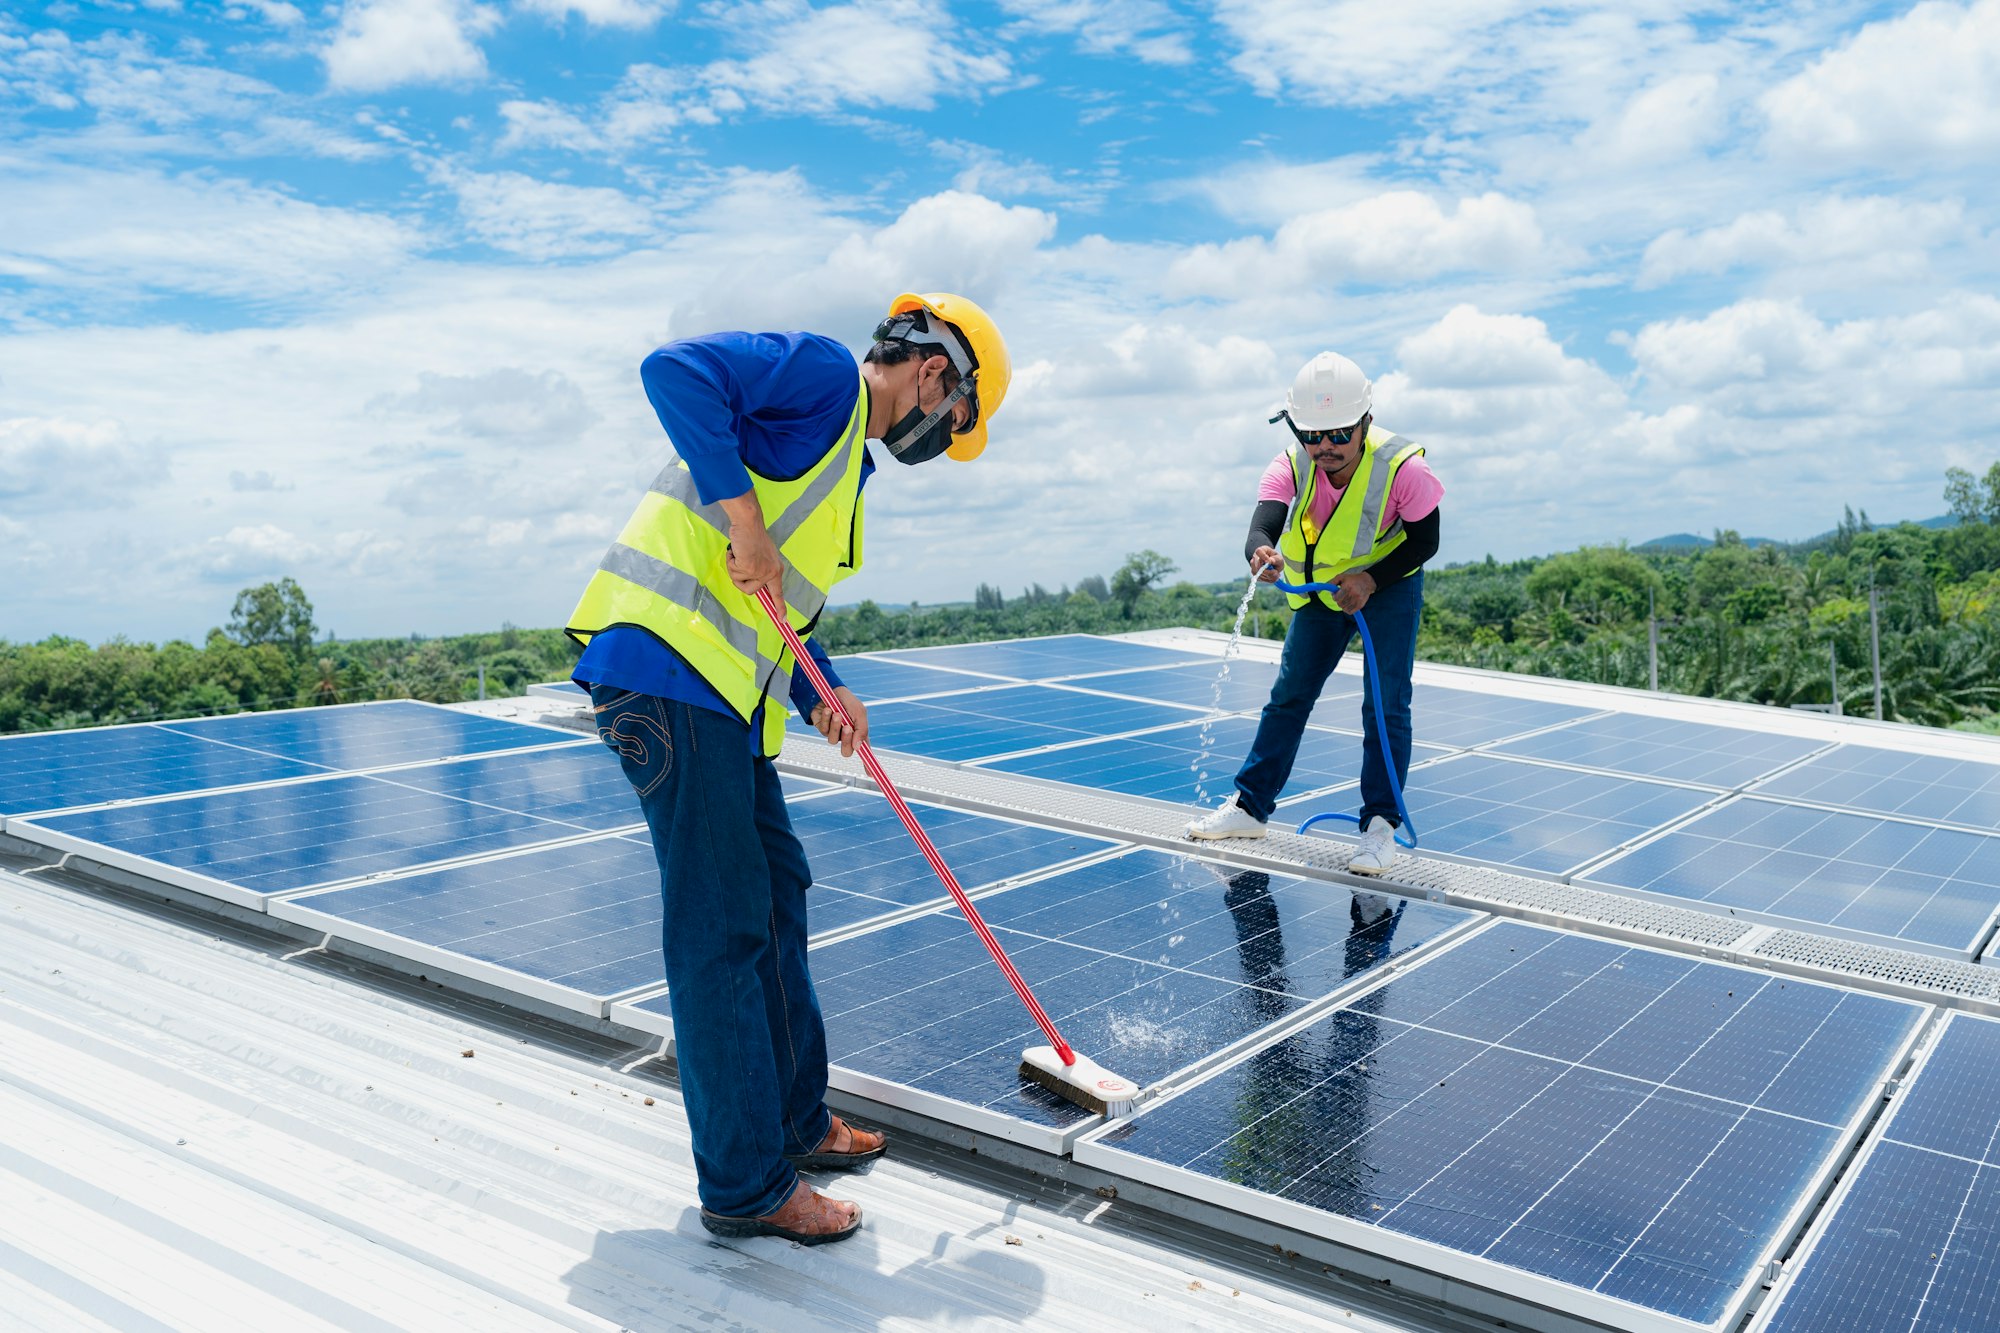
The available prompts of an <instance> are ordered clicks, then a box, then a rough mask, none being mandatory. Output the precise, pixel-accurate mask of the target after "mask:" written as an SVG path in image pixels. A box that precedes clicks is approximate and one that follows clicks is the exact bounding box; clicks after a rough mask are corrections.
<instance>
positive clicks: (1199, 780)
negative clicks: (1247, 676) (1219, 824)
mask: <svg viewBox="0 0 2000 1333" xmlns="http://www.w3.org/2000/svg"><path fill="white" fill-rule="evenodd" d="M1257 573H1258V571H1256V570H1252V571H1251V573H1250V586H1249V587H1247V588H1245V589H1244V590H1243V600H1242V601H1240V602H1238V603H1237V604H1236V623H1235V624H1234V625H1232V626H1231V627H1230V630H1229V644H1228V646H1227V647H1225V648H1224V649H1223V650H1222V670H1221V671H1220V672H1218V673H1217V674H1216V677H1215V689H1214V691H1213V693H1212V694H1211V695H1210V696H1209V715H1208V716H1207V717H1206V718H1204V719H1202V724H1201V748H1200V749H1199V750H1198V751H1196V752H1195V757H1194V762H1193V763H1192V764H1190V765H1189V767H1190V768H1191V769H1193V771H1194V800H1195V804H1196V805H1199V806H1203V807H1206V806H1207V805H1208V779H1209V776H1210V769H1209V760H1210V759H1211V758H1213V755H1212V754H1211V753H1210V752H1211V750H1212V749H1213V748H1214V746H1215V737H1214V736H1213V735H1212V734H1210V728H1211V727H1213V726H1214V724H1215V718H1216V715H1217V714H1219V713H1221V712H1222V695H1223V691H1224V690H1226V689H1227V688H1228V687H1229V663H1230V661H1231V660H1232V659H1233V658H1235V656H1236V646H1237V644H1238V643H1240V642H1241V641H1242V639H1243V621H1244V618H1245V617H1247V616H1248V615H1249V614H1250V603H1251V602H1252V601H1254V600H1255V599H1256V596H1257Z"/></svg>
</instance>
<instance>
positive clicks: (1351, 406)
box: [1285, 352, 1375, 430]
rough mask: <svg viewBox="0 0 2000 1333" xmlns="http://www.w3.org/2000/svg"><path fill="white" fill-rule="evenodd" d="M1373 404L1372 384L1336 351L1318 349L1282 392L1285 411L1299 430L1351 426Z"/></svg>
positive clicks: (1363, 415) (1359, 368) (1355, 366)
mask: <svg viewBox="0 0 2000 1333" xmlns="http://www.w3.org/2000/svg"><path fill="white" fill-rule="evenodd" d="M1374 405H1375V386H1374V385H1373V384H1371V383H1369V380H1368V377H1367V376H1366V375H1364V374H1362V373H1361V367H1360V366H1357V365H1355V364H1354V363H1353V362H1352V361H1349V360H1348V359H1347V358H1346V357H1344V356H1342V355H1341V354H1340V353H1338V352H1321V353H1320V354H1319V355H1318V356H1316V357H1314V358H1313V359H1312V360H1310V361H1308V362H1306V363H1305V365H1303V366H1301V367H1300V368H1299V373H1298V377H1297V378H1296V379H1294V380H1293V381H1292V389H1291V392H1290V393H1287V394H1286V395H1285V412H1286V414H1287V415H1288V416H1290V417H1291V419H1292V424H1293V425H1294V426H1297V427H1298V428H1299V429H1300V430H1338V429H1340V428H1341V427H1342V426H1352V425H1353V424H1354V423H1355V422H1357V421H1359V420H1361V418H1363V417H1365V416H1367V415H1368V411H1369V409H1370V408H1372V407H1373V406H1374Z"/></svg>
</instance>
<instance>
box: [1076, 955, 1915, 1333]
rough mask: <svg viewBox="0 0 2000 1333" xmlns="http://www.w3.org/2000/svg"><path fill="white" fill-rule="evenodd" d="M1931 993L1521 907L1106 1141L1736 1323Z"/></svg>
mask: <svg viewBox="0 0 2000 1333" xmlns="http://www.w3.org/2000/svg"><path fill="white" fill-rule="evenodd" d="M1924 1012H1925V1011H1924V1009H1923V1007H1922V1006H1920V1005H1916V1004H1910V1003H1906V1002H1903V1001H1900V1000H1892V999H1887V998H1883V997H1880V996H1872V995H1863V994H1859V993H1856V992H1852V991H1843V990H1837V989H1835V988H1833V987H1829V986H1819V985H1813V984H1810V983H1806V982H1801V981H1798V980H1794V979H1788V978H1779V977H1773V976H1769V975H1765V974H1760V973H1755V972H1751V971H1748V970H1745V969H1741V968H1733V967H1727V966H1724V965H1721V964H1716V963H1706V962H1701V961H1699V960H1696V959H1692V958H1687V957H1680V956H1675V955H1671V954H1666V953H1658V952H1654V951H1651V950H1647V949H1641V948H1634V947H1630V946H1626V945H1621V944H1616V943H1613V942H1610V941H1606V940H1599V939H1592V938H1588V937H1584V936H1577V935H1565V934H1562V933H1560V932H1557V931H1553V930H1546V929H1543V928H1540V927H1537V926H1530V925H1526V924H1522V923H1518V922H1502V923H1500V924H1499V925H1497V926H1495V927H1493V928H1491V929H1489V930H1487V931H1484V932H1482V933H1480V934H1479V935H1477V936H1475V937H1474V938H1473V939H1471V940H1468V941H1467V942H1465V943H1464V944H1462V945H1459V946H1457V947H1455V948H1452V949H1449V950H1447V951H1446V952H1445V953H1443V954H1440V955H1439V956H1437V957H1436V958H1433V959H1431V960H1430V961H1429V962H1427V963H1424V964H1420V965H1417V966H1414V967H1412V968H1410V969H1409V970H1408V971H1407V972H1405V973H1403V974H1402V975H1400V976H1398V977H1395V978H1393V979H1392V980H1390V981H1388V982H1387V983H1386V984H1384V985H1383V986H1381V987H1379V988H1377V989H1375V990H1373V991H1371V992H1369V993H1368V994H1366V995H1364V996H1362V997H1360V998H1359V999H1357V1000H1355V1001H1353V1002H1351V1003H1349V1004H1347V1005H1345V1006H1343V1007H1341V1008H1340V1009H1338V1010H1336V1011H1335V1012H1334V1013H1333V1014H1331V1015H1330V1016H1328V1017H1327V1018H1324V1019H1322V1020H1320V1021H1319V1022H1317V1023H1315V1024H1312V1025H1310V1026H1309V1027H1307V1028H1305V1029H1304V1030H1302V1031H1300V1032H1299V1033H1297V1034H1296V1035H1294V1036H1291V1037H1288V1038H1286V1039H1285V1040H1284V1041H1281V1042H1278V1043H1276V1044H1274V1045H1272V1046H1270V1047H1269V1048H1267V1049H1265V1050H1262V1051H1259V1052H1258V1053H1257V1054H1256V1055H1253V1056H1251V1057H1250V1058H1249V1059H1247V1060H1244V1061H1242V1062H1241V1063H1239V1064H1236V1065H1233V1066H1231V1067H1229V1068H1227V1069H1225V1070H1223V1071H1222V1072H1221V1073H1219V1074H1217V1075H1216V1076H1214V1077H1212V1078H1209V1079H1207V1080H1205V1081H1203V1082H1201V1083H1199V1084H1197V1085H1196V1086H1194V1087H1193V1088H1191V1089H1189V1090H1188V1091H1186V1092H1184V1093H1181V1094H1179V1095H1177V1096H1175V1097H1173V1098H1171V1099H1169V1100H1166V1101H1164V1102H1161V1103H1160V1104H1158V1105H1157V1106H1155V1107H1153V1108H1150V1109H1147V1110H1144V1111H1142V1112H1141V1114H1139V1115H1138V1116H1137V1117H1136V1118H1134V1119H1131V1120H1126V1121H1121V1122H1118V1124H1117V1126H1116V1127H1115V1128H1113V1129H1111V1130H1108V1131H1106V1132H1105V1133H1104V1134H1103V1135H1102V1136H1101V1137H1100V1138H1099V1139H1098V1140H1097V1143H1098V1144H1099V1146H1101V1147H1104V1148H1109V1149H1113V1150H1115V1151H1116V1152H1117V1153H1122V1154H1130V1155H1133V1156H1136V1157H1140V1158H1146V1159H1150V1160H1152V1161H1154V1162H1159V1163H1164V1164H1167V1165H1170V1166H1174V1167H1179V1168H1182V1169H1184V1170H1186V1171H1189V1172H1193V1173H1195V1174H1196V1175H1198V1176H1206V1177H1210V1178H1213V1179H1216V1180H1219V1181H1224V1182H1227V1183H1228V1184H1230V1185H1233V1186H1238V1187H1242V1188H1244V1189H1246V1190H1249V1191H1253V1192H1254V1195H1270V1196H1275V1197H1277V1198H1281V1199H1285V1200H1289V1201H1290V1202H1292V1203H1294V1204H1299V1205H1303V1206H1304V1207H1307V1208H1311V1209H1316V1210H1319V1211H1321V1212H1324V1213H1326V1214H1328V1215H1329V1216H1330V1217H1334V1218H1341V1219H1345V1221H1346V1222H1348V1223H1351V1224H1357V1225H1360V1226H1363V1227H1378V1228H1382V1229H1384V1230H1387V1231H1393V1232H1398V1233H1401V1234H1403V1235H1405V1236H1412V1237H1416V1238H1418V1239H1420V1240H1423V1241H1428V1242H1430V1243H1432V1244H1435V1245H1438V1246H1442V1247H1444V1248H1445V1249H1448V1250H1452V1251H1456V1252H1458V1253H1460V1254H1462V1255H1470V1256H1477V1257H1479V1258H1482V1259H1485V1260H1487V1261H1490V1262H1491V1263H1494V1264H1499V1265H1503V1266H1505V1267H1508V1268H1513V1269H1519V1270H1524V1271H1526V1272H1529V1273H1535V1274H1539V1275H1541V1276H1543V1277H1546V1278H1549V1279H1552V1280H1553V1281H1555V1282H1558V1283H1564V1284H1568V1285H1570V1286H1573V1287H1578V1288H1582V1289H1584V1290H1588V1291H1593V1292H1597V1293H1599V1294H1601V1295H1603V1296H1607V1297H1612V1298H1615V1299H1618V1300H1623V1301H1627V1302H1631V1303H1633V1304H1636V1305H1639V1306H1643V1307H1645V1308H1647V1309H1650V1310H1655V1311H1659V1312H1661V1313H1663V1314H1668V1315H1672V1316H1676V1317H1679V1318H1682V1319H1686V1320H1689V1321H1692V1322H1693V1323H1695V1324H1698V1325H1715V1324H1718V1323H1719V1322H1720V1321H1722V1320H1723V1319H1724V1318H1726V1317H1729V1316H1731V1315H1733V1314H1734V1313H1735V1312H1736V1310H1737V1308H1738V1306H1739V1305H1740V1302H1741V1299H1742V1297H1744V1296H1745V1295H1747V1294H1748V1289H1749V1287H1750V1286H1751V1284H1753V1283H1754V1281H1755V1280H1756V1278H1757V1277H1759V1276H1761V1273H1760V1272H1759V1263H1760V1260H1761V1259H1762V1258H1763V1257H1764V1256H1765V1255H1766V1254H1768V1253H1769V1252H1770V1251H1771V1249H1773V1248H1774V1247H1775V1246H1776V1245H1777V1244H1778V1243H1779V1242H1780V1241H1781V1240H1782V1239H1783V1233H1784V1231H1785V1229H1786V1224H1787V1221H1788V1219H1789V1217H1790V1216H1791V1215H1792V1214H1793V1212H1794V1211H1795V1210H1796V1209H1797V1208H1798V1207H1799V1206H1800V1205H1801V1204H1802V1203H1803V1202H1804V1201H1805V1196H1806V1194H1807V1192H1808V1191H1809V1190H1810V1189H1811V1188H1812V1185H1813V1183H1814V1178H1815V1176H1816V1175H1817V1174H1818V1173H1819V1172H1820V1170H1821V1169H1822V1168H1823V1167H1824V1166H1825V1165H1826V1164H1827V1162H1828V1160H1829V1159H1830V1158H1831V1156H1832V1155H1833V1154H1834V1153H1836V1152H1837V1151H1838V1150H1839V1149H1840V1147H1841V1145H1842V1144H1843V1142H1844V1141H1845V1139H1846V1137H1847V1135H1848V1133H1849V1126H1850V1123H1851V1122H1852V1121H1853V1120H1854V1118H1855V1117H1856V1116H1858V1115H1859V1114H1861V1113H1862V1111H1863V1110H1864V1109H1865V1108H1866V1107H1867V1105H1868V1104H1869V1102H1870V1101H1871V1100H1872V1098H1873V1097H1874V1096H1875V1095H1876V1094H1877V1092H1878V1090H1879V1087H1880V1084H1881V1081H1882V1080H1883V1079H1884V1078H1885V1077H1886V1076H1887V1075H1888V1074H1889V1072H1890V1067H1891V1065H1892V1064H1893V1063H1894V1061H1895V1059H1896V1058H1897V1054H1898V1052H1899V1049H1900V1047H1901V1045H1902V1043H1903V1042H1904V1041H1905V1040H1906V1039H1907V1038H1908V1036H1909V1035H1910V1033H1911V1032H1913V1031H1914V1029H1915V1026H1916V1024H1917V1023H1918V1021H1919V1019H1920V1018H1921V1016H1922V1015H1923V1013H1924ZM1254 1195H1253V1196H1250V1197H1246V1199H1245V1201H1244V1202H1243V1203H1241V1204H1239V1205H1237V1206H1239V1207H1243V1208H1245V1209H1246V1210H1249V1209H1254V1207H1255V1205H1254V1203H1253V1202H1252V1201H1251V1199H1252V1198H1254ZM1340 1238H1341V1239H1346V1237H1345V1236H1342V1237H1340ZM1361 1243H1362V1244H1364V1245H1365V1243H1366V1242H1365V1241H1363V1242H1361ZM1551 1303H1559V1302H1554V1301H1552V1302H1551Z"/></svg>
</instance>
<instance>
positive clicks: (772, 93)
mask: <svg viewBox="0 0 2000 1333" xmlns="http://www.w3.org/2000/svg"><path fill="white" fill-rule="evenodd" d="M728 24H729V31H730V32H731V33H732V35H735V36H737V37H738V39H739V40H740V41H742V42H743V44H744V45H746V46H748V47H749V48H750V54H749V55H747V56H744V57H742V58H739V59H732V60H719V61H716V62H714V63H713V64H711V65H709V66H708V67H707V68H706V69H704V70H703V71H702V73H701V82H702V84H703V86H704V87H705V88H706V89H707V90H708V92H709V95H710V97H711V98H712V99H713V104H714V107H715V109H716V110H717V111H719V112H722V113H724V114H727V113H730V112H733V111H736V110H740V109H741V108H743V107H745V106H754V107H758V108H760V109H763V110H770V111H785V112H794V113H805V114H816V115H824V114H827V113H829V112H832V111H835V110H838V109H839V108H841V107H844V106H861V107H887V108H897V109H902V110H915V111H927V110H929V109H931V108H932V107H934V106H936V105H937V103H938V101H939V99H940V98H945V97H952V98H957V97H965V96H976V95H978V94H979V93H980V92H982V91H984V90H986V89H989V88H992V87H994V86H996V85H998V84H1000V83H1003V82H1004V81H1006V80H1007V79H1008V78H1009V77H1010V70H1009V66H1008V62H1007V58H1006V57H1005V56H1004V55H1003V54H1000V53H998V52H992V53H983V52H981V51H980V50H978V45H979V43H978V42H977V40H976V36H975V34H973V33H972V32H970V31H968V30H966V29H963V28H955V27H953V26H952V24H951V16H950V13H949V11H948V10H946V9H945V8H944V7H943V6H941V5H937V4H932V3H929V0H869V3H865V4H863V3H856V4H844V5H829V6H826V7H825V8H814V7H812V6H811V5H809V4H807V3H806V0H762V2H761V3H757V4H750V5H744V6H741V7H740V8H738V9H734V10H731V11H730V13H729V15H728Z"/></svg>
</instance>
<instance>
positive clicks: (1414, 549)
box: [1368, 509, 1439, 592]
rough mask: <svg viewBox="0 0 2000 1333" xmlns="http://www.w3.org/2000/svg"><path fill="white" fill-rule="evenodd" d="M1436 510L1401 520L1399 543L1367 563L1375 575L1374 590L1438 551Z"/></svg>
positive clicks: (1378, 590) (1409, 570)
mask: <svg viewBox="0 0 2000 1333" xmlns="http://www.w3.org/2000/svg"><path fill="white" fill-rule="evenodd" d="M1438 527H1439V524H1438V511H1437V510H1435V509H1433V510H1431V512H1430V513H1428V514H1425V515H1424V516H1423V517H1422V518H1413V519H1410V520H1409V521H1408V522H1406V523H1404V524H1403V544H1402V545H1401V546H1398V547H1397V548H1396V549H1395V550H1393V551H1391V552H1389V554H1387V555H1385V556H1383V557H1382V558H1381V559H1380V560H1377V561H1376V562H1375V563H1374V564H1372V565H1370V566H1369V567H1368V572H1369V573H1370V574H1372V575H1374V576H1375V590H1376V591H1377V592H1380V591H1381V590H1382V589H1384V588H1386V587H1388V586H1389V585H1390V584H1392V583H1394V582H1395V581H1396V580H1397V579H1400V578H1402V577H1403V576H1404V575H1406V574H1408V573H1410V572H1411V571H1412V570H1414V569H1416V568H1417V566H1419V565H1421V564H1423V563H1424V561H1426V560H1428V559H1430V558H1431V557H1432V556H1434V555H1436V554H1437V553H1438Z"/></svg>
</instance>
